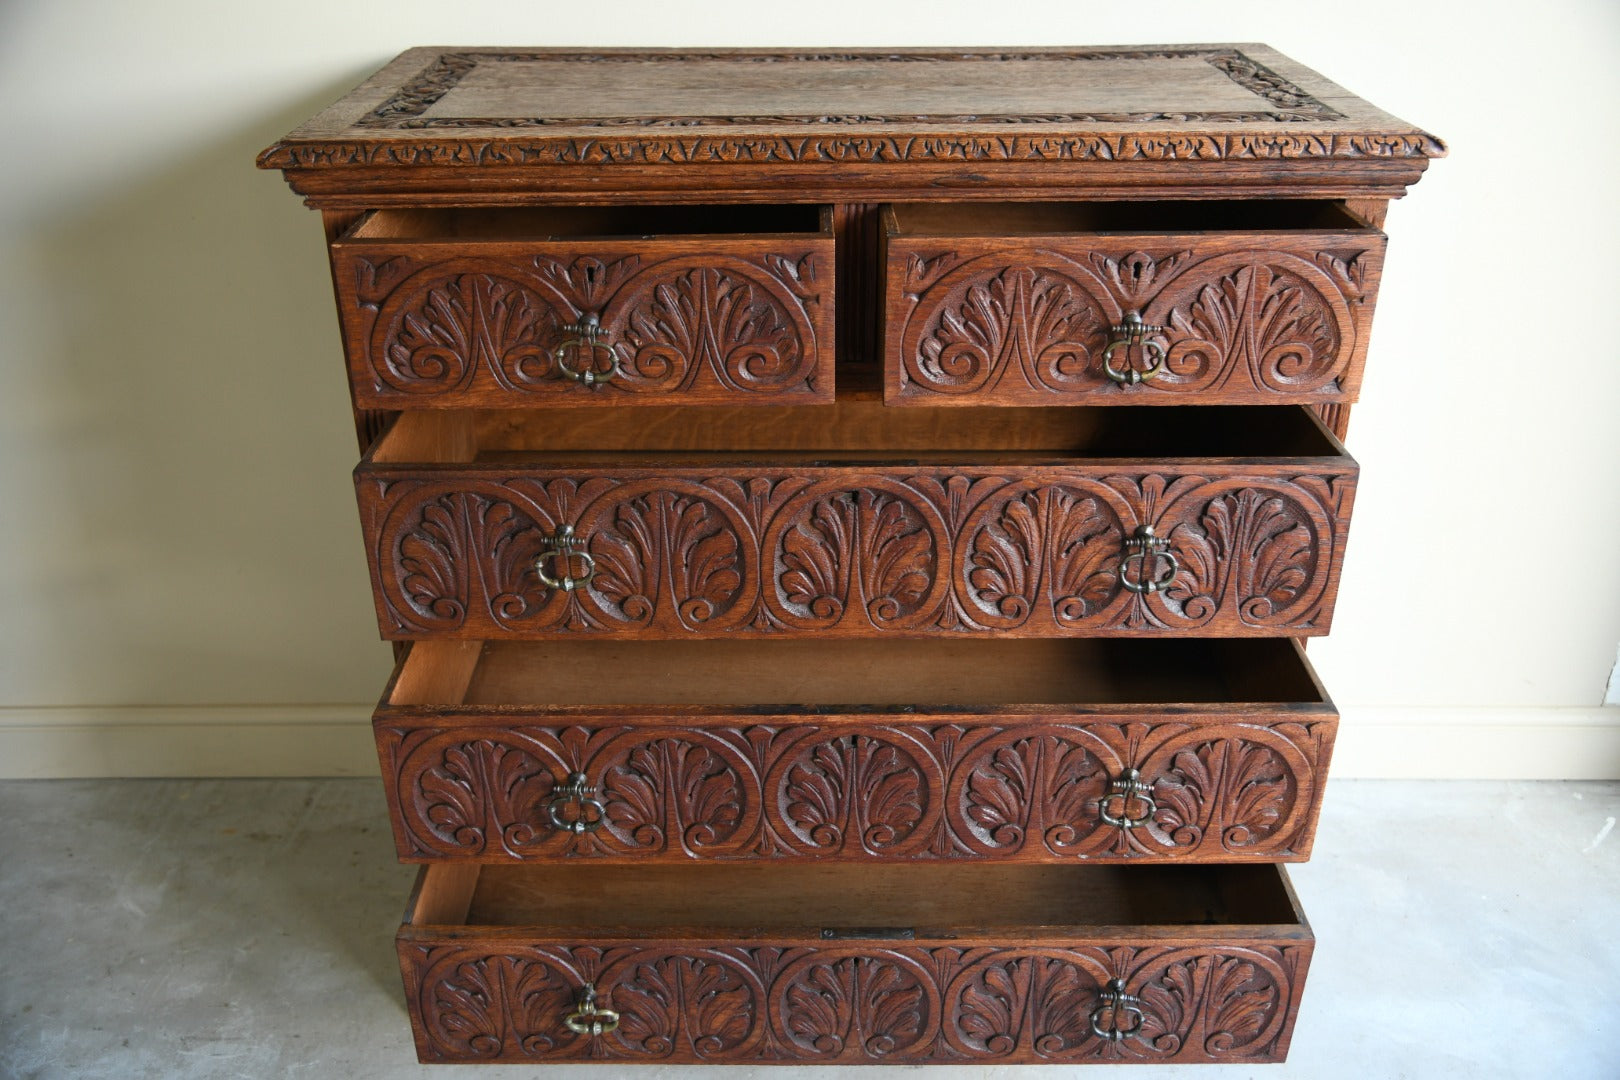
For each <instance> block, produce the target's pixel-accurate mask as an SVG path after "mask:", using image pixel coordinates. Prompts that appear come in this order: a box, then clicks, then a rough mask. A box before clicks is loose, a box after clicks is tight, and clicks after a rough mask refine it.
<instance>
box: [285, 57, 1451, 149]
mask: <svg viewBox="0 0 1620 1080" xmlns="http://www.w3.org/2000/svg"><path fill="white" fill-rule="evenodd" d="M1186 57H1202V58H1203V59H1205V60H1206V61H1207V62H1208V63H1210V64H1211V65H1212V66H1214V67H1216V68H1217V69H1219V70H1220V71H1222V72H1223V73H1224V74H1226V75H1227V77H1228V78H1230V79H1231V80H1232V81H1233V82H1234V83H1236V84H1238V85H1239V86H1242V87H1244V88H1245V89H1247V90H1249V91H1251V92H1253V93H1255V94H1256V95H1258V96H1259V97H1260V98H1261V99H1263V100H1265V101H1267V102H1269V103H1270V104H1271V105H1273V106H1275V107H1276V108H1275V111H1271V110H1253V111H1249V110H1239V111H1229V112H1218V111H1211V112H1196V111H1189V112H1143V113H1061V114H1060V113H1051V114H1040V115H1033V116H1010V115H1009V116H981V115H974V116H938V115H926V114H918V115H906V116H881V115H864V114H863V115H843V116H825V115H808V114H806V115H798V116H791V115H790V116H731V117H726V116H716V117H669V116H662V117H661V116H643V117H607V118H604V117H496V118H463V117H426V116H424V115H423V114H424V113H425V112H426V111H427V110H428V109H429V108H430V107H431V106H432V105H433V104H434V103H435V102H436V101H438V100H439V99H440V98H442V97H443V96H444V95H445V94H447V93H449V91H450V90H451V89H453V88H454V87H455V85H456V84H457V83H459V82H460V81H461V80H462V79H464V78H465V77H466V75H467V74H468V73H469V72H470V71H472V70H473V68H475V67H476V66H477V64H479V63H480V62H485V61H488V62H500V61H503V60H504V61H524V60H536V59H541V58H545V59H554V60H573V61H589V62H602V63H624V62H632V61H633V62H642V61H655V62H664V63H679V62H686V61H702V60H712V59H725V60H728V61H733V62H735V61H751V62H759V63H771V62H777V61H782V60H830V61H843V60H855V61H881V62H907V63H941V62H963V61H969V62H995V61H1007V60H1057V61H1074V60H1109V59H1155V58H1167V59H1179V58H1186ZM1344 119H1345V118H1344V116H1343V115H1342V114H1340V113H1338V112H1336V111H1335V110H1334V109H1332V108H1331V107H1329V106H1328V105H1326V104H1324V103H1323V102H1321V101H1318V100H1317V99H1315V98H1313V97H1311V96H1310V95H1309V94H1307V93H1306V92H1305V91H1304V90H1303V89H1302V88H1300V87H1298V86H1296V85H1294V84H1293V83H1291V82H1289V81H1288V80H1286V79H1284V78H1282V77H1281V76H1280V75H1278V74H1277V73H1276V72H1274V71H1271V70H1270V69H1268V68H1266V67H1264V66H1263V65H1261V64H1258V63H1256V62H1255V61H1253V60H1252V59H1250V58H1249V57H1247V56H1245V55H1243V54H1242V53H1241V52H1238V51H1236V50H1230V49H1186V50H1139V51H1132V52H1084V51H1082V52H1067V53H981V54H956V53H944V52H942V53H934V54H915V53H904V54H867V53H754V54H747V53H736V54H733V53H727V54H704V53H675V54H664V53H650V54H638V53H632V54H603V53H589V52H582V53H544V54H541V53H522V52H514V53H447V54H445V55H443V56H441V57H440V58H439V59H438V60H436V61H435V62H434V63H433V64H432V65H430V66H429V67H428V69H427V70H425V71H424V72H422V73H421V74H420V75H418V76H417V77H416V78H415V79H413V80H412V81H410V82H409V83H407V84H406V85H405V86H404V87H402V88H401V89H400V90H399V91H398V92H397V93H395V94H394V95H393V96H392V97H391V98H389V99H388V100H387V101H386V102H384V103H383V104H382V105H380V106H378V107H377V108H376V109H375V110H373V111H372V112H371V113H369V114H367V115H366V116H364V117H361V118H360V119H359V120H358V121H357V122H356V123H355V125H354V127H355V130H358V131H376V132H378V133H379V135H383V136H384V139H383V141H371V140H367V139H363V138H361V139H322V140H318V141H310V142H284V143H280V144H277V145H276V146H273V147H271V148H270V149H268V150H266V151H265V152H264V153H263V154H262V155H261V156H260V159H259V165H260V167H261V168H281V169H308V168H332V167H345V166H371V165H406V166H497V165H520V166H523V165H614V164H626V165H704V164H737V165H774V164H797V163H803V162H824V163H829V164H858V163H876V164H882V163H898V162H941V163H955V162H993V161H1008V162H1041V161H1052V162H1110V161H1145V162H1158V161H1221V160H1233V161H1274V160H1288V159H1321V158H1341V159H1371V160H1401V159H1412V158H1429V157H1439V156H1441V155H1443V154H1444V153H1445V147H1444V146H1443V144H1441V142H1440V141H1439V140H1438V139H1436V138H1434V137H1433V136H1431V135H1427V134H1424V133H1422V132H1405V133H1389V132H1378V131H1351V132H1344V133H1330V132H1322V131H1315V132H1310V133H1304V132H1300V133H1293V132H1286V131H1276V132H1262V133H1248V134H1236V133H1232V134H1221V133H1215V132H1175V133H1162V134H1161V133H1142V132H1122V133H1117V134H1115V133H1108V134H1103V133H1086V134H1076V133H1063V134H1058V133H1051V134H1044V133H1043V134H1029V133H1021V134H990V133H987V134H965V133H961V132H945V133H937V134H936V133H905V134H893V135H888V134H877V135H873V134H855V133H838V132H825V131H817V132H810V133H807V134H805V135H793V136H787V135H684V136H683V135H679V134H674V133H673V132H675V131H679V130H681V129H690V128H695V127H704V128H716V127H719V128H724V127H727V126H733V127H735V126H742V125H755V126H759V125H783V124H787V125H804V126H810V125H815V126H819V127H837V126H840V125H843V126H849V125H863V124H884V123H888V124H947V123H949V124H968V125H974V126H977V127H987V128H995V127H1001V128H1006V127H1009V126H1021V127H1026V128H1036V129H1039V128H1042V127H1047V128H1050V127H1051V126H1052V125H1058V124H1079V123H1153V122H1161V123H1162V122H1199V123H1208V124H1212V125H1217V126H1218V125H1221V124H1238V123H1281V124H1288V123H1304V122H1329V123H1331V122H1338V121H1342V120H1344ZM561 126H569V127H587V128H594V129H595V131H597V132H599V133H598V134H592V135H590V136H585V137H569V136H546V135H543V134H540V135H534V136H531V137H529V138H525V137H523V135H522V133H523V132H524V131H526V130H528V131H541V132H543V131H544V130H545V129H546V128H555V127H561ZM469 129H496V130H503V131H510V132H513V134H512V135H506V136H497V137H494V138H487V137H486V138H476V139H466V138H456V137H455V133H457V132H459V131H466V130H469ZM389 131H412V132H424V131H428V132H431V131H443V132H445V133H446V134H447V135H449V136H450V138H449V139H448V141H443V142H440V141H435V140H430V139H425V138H413V139H409V140H400V139H387V138H386V135H385V133H386V132H389ZM666 131H668V132H670V133H669V134H664V133H663V132H666ZM655 132H656V133H655Z"/></svg>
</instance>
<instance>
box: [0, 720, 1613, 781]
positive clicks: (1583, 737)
mask: <svg viewBox="0 0 1620 1080" xmlns="http://www.w3.org/2000/svg"><path fill="white" fill-rule="evenodd" d="M1340 708H1341V709H1342V710H1343V719H1342V721H1341V723H1340V725H1339V739H1338V744H1337V748H1336V749H1335V751H1334V755H1333V767H1332V775H1333V776H1336V777H1357V778H1363V779H1371V778H1400V779H1435V780H1461V779H1519V780H1615V779H1620V706H1612V705H1611V706H1604V707H1594V708H1543V709H1534V708H1513V709H1501V708H1462V707H1457V708H1391V707H1361V706H1342V705H1341V706H1340ZM370 715H371V707H370V706H368V705H251V706H242V705H234V706H212V705H207V706H200V705H187V706H171V707H166V706H154V705H143V706H131V707H126V708H116V707H94V708H92V707H83V708H80V707H58V708H0V779H57V778H67V777H114V776H124V777H143V776H151V777H158V776H164V777H170V776H172V777H184V776H375V775H376V773H377V757H376V750H375V748H374V744H373V743H372V740H371V724H370V722H369V721H370Z"/></svg>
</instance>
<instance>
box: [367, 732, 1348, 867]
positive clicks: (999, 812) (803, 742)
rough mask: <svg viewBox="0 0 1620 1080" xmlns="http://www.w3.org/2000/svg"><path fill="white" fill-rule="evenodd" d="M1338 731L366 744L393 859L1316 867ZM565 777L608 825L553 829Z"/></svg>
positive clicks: (545, 737)
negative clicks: (1133, 796)
mask: <svg viewBox="0 0 1620 1080" xmlns="http://www.w3.org/2000/svg"><path fill="white" fill-rule="evenodd" d="M1334 728H1335V724H1334V721H1332V720H1331V719H1326V718H1318V719H1315V720H1311V721H1300V722H1287V723H1272V724H1260V723H1256V722H1255V721H1253V720H1252V719H1251V720H1247V721H1239V720H1229V719H1228V720H1223V719H1220V718H1216V717H1208V718H1203V719H1190V718H1186V717H1178V718H1176V719H1175V720H1173V721H1170V720H1164V721H1153V720H1146V719H1140V720H1124V719H1117V720H1102V719H1097V720H1089V721H1087V722H1084V723H1076V722H1073V721H1068V722H1064V721H1061V720H1058V719H1054V718H1030V719H1025V720H1021V721H1018V722H1006V721H990V720H986V721H982V722H976V723H974V724H972V725H961V724H942V723H924V722H913V723H907V724H883V723H872V722H865V721H858V720H855V719H853V718H843V719H841V720H839V721H838V722H836V723H833V722H828V721H826V720H810V719H806V720H803V721H799V722H791V723H757V722H747V721H739V722H720V723H716V724H713V725H694V724H679V723H676V722H674V721H673V720H671V719H670V718H668V717H660V718H658V719H657V720H656V722H654V721H651V720H649V721H647V722H645V723H625V724H618V725H607V726H602V727H583V726H573V727H539V726H528V725H513V726H505V727H499V728H495V727H472V726H469V727H463V728H455V727H451V728H443V727H435V728H397V727H391V726H388V725H386V724H381V725H379V727H378V729H377V736H378V740H379V746H380V750H381V756H382V759H383V761H384V763H385V765H384V775H385V777H386V778H387V782H388V789H389V790H388V796H389V802H390V805H391V809H392V811H393V814H394V817H395V825H396V833H397V835H398V836H399V837H400V855H401V857H403V858H406V859H438V858H468V859H480V860H485V861H492V860H501V861H513V860H524V859H562V858H575V857H583V858H592V859H606V860H618V861H625V860H631V859H635V860H641V859H647V858H652V859H666V860H671V861H679V862H685V861H690V860H693V859H752V858H775V859H826V858H832V859H840V860H866V859H889V860H893V859H915V860H938V859H964V860H972V859H985V858H990V859H998V860H1007V859H1012V860H1021V861H1033V862H1063V861H1066V860H1072V859H1083V860H1087V861H1091V862H1126V861H1137V860H1165V859H1177V860H1185V861H1194V862H1201V861H1247V860H1254V861H1274V860H1290V859H1299V858H1303V857H1305V855H1307V854H1308V853H1309V850H1310V841H1311V833H1312V830H1313V828H1314V825H1315V819H1316V809H1317V806H1318V805H1319V803H1320V799H1321V783H1320V777H1321V775H1322V773H1323V772H1324V771H1325V769H1326V763H1327V760H1328V756H1329V754H1330V752H1331V747H1332V740H1333V733H1334ZM1128 768H1134V769H1137V770H1138V771H1139V772H1140V774H1141V777H1142V781H1143V783H1145V784H1148V785H1150V791H1151V793H1152V797H1153V799H1154V802H1155V810H1154V812H1153V814H1152V816H1151V818H1150V820H1148V821H1146V822H1145V823H1142V824H1140V825H1136V826H1133V827H1130V828H1123V827H1119V826H1117V825H1111V824H1109V823H1107V822H1106V821H1104V820H1103V816H1102V809H1103V803H1104V800H1105V799H1106V798H1107V797H1108V794H1109V785H1110V783H1111V782H1112V781H1113V780H1115V779H1116V778H1118V777H1120V776H1121V775H1122V774H1123V773H1124V771H1125V770H1126V769H1128ZM574 773H583V774H584V775H585V776H586V777H587V779H588V780H589V782H590V783H591V784H593V785H594V786H595V787H596V789H597V790H596V797H597V798H598V799H599V800H600V801H601V802H602V805H603V812H602V824H601V825H600V826H599V827H598V828H596V829H594V830H591V831H586V832H582V833H573V832H570V831H567V830H562V829H557V828H555V827H554V826H553V825H552V822H551V818H550V816H549V807H550V805H551V803H552V801H553V799H556V798H558V797H559V796H558V791H559V790H560V789H561V787H562V786H563V785H564V784H565V782H566V780H567V777H568V776H570V775H571V774H574ZM1115 816H1116V817H1117V816H1118V814H1117V807H1116V814H1115ZM564 819H565V820H567V815H564Z"/></svg>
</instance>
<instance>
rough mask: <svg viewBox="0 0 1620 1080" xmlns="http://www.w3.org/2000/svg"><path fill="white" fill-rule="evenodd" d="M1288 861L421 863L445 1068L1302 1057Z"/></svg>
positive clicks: (417, 920) (425, 971) (434, 1057)
mask: <svg viewBox="0 0 1620 1080" xmlns="http://www.w3.org/2000/svg"><path fill="white" fill-rule="evenodd" d="M1313 944H1314V939H1313V937H1312V935H1311V931H1310V926H1309V924H1308V923H1307V922H1306V920H1305V917H1304V914H1303V912H1302V911H1301V910H1300V908H1299V905H1298V902H1297V900H1296V899H1295V897H1294V895H1293V891H1292V889H1291V888H1290V886H1289V884H1288V879H1287V877H1286V875H1285V874H1284V872H1283V871H1282V869H1281V868H1280V867H1275V866H1202V867H1194V866H1175V867H1117V866H1022V865H999V866H971V867H960V866H958V867H941V866H905V865H899V866H884V867H872V866H850V865H809V866H802V865H776V866H760V865H752V864H749V865H737V866H712V865H711V866H698V867H688V866H656V865H655V866H645V867H612V866H606V867H604V866H588V865H587V866H563V867H558V866H545V867H542V866H524V865H518V866H487V867H479V866H467V865H454V864H452V865H444V864H440V865H433V866H428V867H425V868H424V869H423V870H422V872H421V874H420V875H419V877H418V879H417V885H416V890H415V892H414V893H413V894H412V897H411V901H410V905H409V908H408V910H407V913H406V922H405V924H404V925H403V926H402V927H401V928H400V932H399V936H398V945H399V956H400V965H401V968H402V971H403V973H404V977H405V988H406V997H407V1002H408V1006H409V1009H410V1014H411V1023H412V1026H413V1027H414V1029H415V1034H416V1045H417V1052H418V1056H419V1058H420V1059H421V1060H422V1061H424V1062H477V1061H488V1062H498V1061H500V1062H515V1061H609V1060H619V1061H628V1062H671V1063H677V1062H717V1063H721V1062H729V1063H757V1064H769V1063H778V1064H816V1063H842V1064H860V1063H868V1064H877V1063H896V1064H898V1063H910V1064H923V1063H931V1064H947V1063H958V1064H960V1063H969V1062H1003V1063H1015V1062H1031V1063H1037V1062H1045V1063H1075V1064H1079V1063H1085V1062H1097V1063H1109V1062H1130V1061H1154V1062H1188V1063H1191V1062H1206V1063H1207V1062H1244V1063H1256V1062H1267V1061H1281V1060H1283V1059H1284V1057H1285V1056H1286V1055H1287V1051H1288V1041H1289V1037H1290V1035H1291V1034H1292V1031H1293V1026H1294V1016H1295V1012H1296V1011H1297V1008H1298V1005H1299V999H1300V995H1301V993H1302V991H1303V989H1304V981H1305V974H1306V969H1307V967H1308V965H1309V962H1310V956H1311V950H1312V946H1313Z"/></svg>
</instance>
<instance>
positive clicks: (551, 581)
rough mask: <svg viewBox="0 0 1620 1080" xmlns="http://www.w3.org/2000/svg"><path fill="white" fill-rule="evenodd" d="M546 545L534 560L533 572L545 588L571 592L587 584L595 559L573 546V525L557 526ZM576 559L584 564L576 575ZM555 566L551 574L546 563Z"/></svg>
mask: <svg viewBox="0 0 1620 1080" xmlns="http://www.w3.org/2000/svg"><path fill="white" fill-rule="evenodd" d="M546 543H547V544H548V545H550V546H548V547H547V548H546V549H545V550H544V551H542V552H540V554H539V556H538V557H537V558H536V559H535V560H534V572H535V574H537V575H538V576H539V578H540V580H541V581H543V582H545V584H546V587H547V588H551V589H561V590H562V591H563V592H573V591H574V590H575V589H577V588H579V587H580V586H581V585H588V584H590V581H591V579H592V578H594V577H595V576H596V560H595V559H593V558H591V556H590V554H589V553H588V552H584V551H577V550H575V548H574V544H575V540H574V527H573V526H572V525H563V526H561V527H560V528H558V530H557V533H556V535H555V536H551V537H549V538H547V540H546ZM576 559H578V560H579V561H580V562H581V563H582V564H584V568H585V572H584V573H583V574H581V575H579V576H578V577H575V576H574V560H576ZM548 562H550V563H552V564H553V565H554V566H556V567H557V574H556V575H555V576H553V575H552V574H551V573H550V572H549V571H548V570H547V569H546V563H548Z"/></svg>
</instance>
